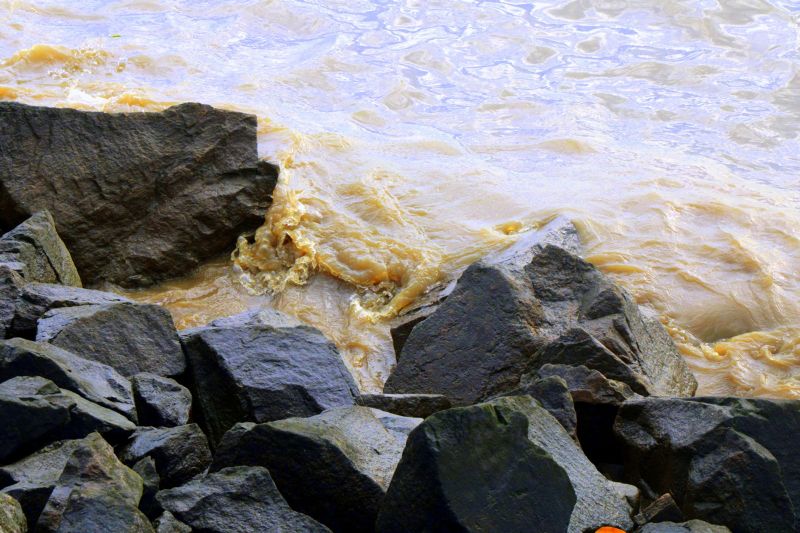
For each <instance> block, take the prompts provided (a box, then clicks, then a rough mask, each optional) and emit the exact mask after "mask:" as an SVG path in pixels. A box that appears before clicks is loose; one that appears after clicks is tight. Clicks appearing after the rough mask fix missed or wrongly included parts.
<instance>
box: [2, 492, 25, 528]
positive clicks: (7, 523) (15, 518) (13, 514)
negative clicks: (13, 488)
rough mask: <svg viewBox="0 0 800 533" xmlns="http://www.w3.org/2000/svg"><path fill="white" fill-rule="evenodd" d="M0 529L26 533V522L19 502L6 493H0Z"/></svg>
mask: <svg viewBox="0 0 800 533" xmlns="http://www.w3.org/2000/svg"><path fill="white" fill-rule="evenodd" d="M0 531H2V532H3V533H27V531H28V522H27V520H26V519H25V513H23V512H22V507H20V505H19V502H18V501H17V500H15V499H14V498H12V497H11V496H9V495H8V494H4V493H0Z"/></svg>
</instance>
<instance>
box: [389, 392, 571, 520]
mask: <svg viewBox="0 0 800 533" xmlns="http://www.w3.org/2000/svg"><path fill="white" fill-rule="evenodd" d="M553 422H554V423H555V424H556V425H558V422H556V421H555V420H553ZM559 427H560V426H559ZM528 429H529V424H528V418H527V417H526V416H525V415H524V414H523V413H521V412H519V411H518V410H516V409H511V408H508V407H507V406H505V405H501V404H493V403H486V404H479V405H474V406H471V407H462V408H456V409H449V410H446V411H441V412H439V413H436V414H434V415H432V416H430V417H428V418H427V419H426V420H425V421H424V422H423V423H422V424H420V425H419V426H418V427H417V428H416V429H415V430H414V431H412V432H411V435H410V436H409V438H408V443H407V444H406V447H405V450H404V451H403V456H402V459H401V460H400V463H399V464H398V466H397V469H396V470H395V474H394V477H393V478H392V482H391V484H390V486H389V490H388V492H387V494H386V497H385V498H384V501H383V505H382V507H381V510H380V513H379V515H378V520H377V525H376V531H378V532H379V533H393V532H397V533H414V532H426V531H452V532H456V531H461V532H476V533H477V532H480V531H503V532H504V533H515V532H520V533H521V532H529V531H531V528H535V529H536V531H542V532H551V533H556V532H558V533H562V532H564V531H567V528H568V527H569V524H570V516H571V515H572V513H573V508H574V506H575V503H576V495H575V489H574V488H573V486H572V483H571V482H570V479H569V476H568V474H567V472H566V471H565V469H564V468H563V467H562V466H560V465H559V464H558V462H557V461H556V460H555V459H554V458H553V456H551V455H550V454H549V453H548V452H547V451H545V450H544V449H543V448H542V447H540V446H538V445H537V444H535V443H534V442H532V441H531V440H530V439H529V438H528ZM562 431H563V430H562ZM567 439H569V437H567Z"/></svg>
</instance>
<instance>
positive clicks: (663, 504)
mask: <svg viewBox="0 0 800 533" xmlns="http://www.w3.org/2000/svg"><path fill="white" fill-rule="evenodd" d="M683 519H684V516H683V513H682V512H681V510H680V508H679V507H678V504H677V503H675V500H674V499H673V498H672V495H671V494H669V493H668V494H662V495H661V496H659V497H658V498H656V499H655V501H653V502H652V503H651V504H650V505H648V506H647V507H645V508H644V509H642V511H641V512H640V513H639V514H637V515H636V516H635V517H634V521H635V522H636V523H637V524H638V525H640V526H643V525H645V524H647V523H649V522H683Z"/></svg>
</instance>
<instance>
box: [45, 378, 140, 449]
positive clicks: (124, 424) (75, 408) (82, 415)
mask: <svg viewBox="0 0 800 533" xmlns="http://www.w3.org/2000/svg"><path fill="white" fill-rule="evenodd" d="M29 379H34V378H29ZM45 398H47V400H48V401H51V402H54V403H60V404H61V405H64V406H66V407H68V408H69V414H70V421H69V423H68V424H67V425H65V426H64V427H63V428H61V429H60V430H59V431H58V433H57V435H56V438H58V439H80V438H83V437H85V436H86V435H88V434H89V433H92V432H95V431H96V432H98V433H100V434H101V435H103V437H105V438H106V439H107V440H109V441H110V442H113V443H117V442H121V441H123V440H125V438H127V436H128V435H130V434H131V432H132V431H133V430H134V429H136V424H134V423H133V422H131V421H130V420H128V419H127V418H125V417H124V416H122V415H121V414H119V413H117V412H116V411H112V410H111V409H106V408H105V407H102V406H100V405H97V404H96V403H92V402H90V401H88V400H85V399H83V398H82V397H80V396H78V395H77V394H75V393H74V392H72V391H68V390H63V389H62V390H60V391H59V392H58V393H56V394H49V395H47V396H45Z"/></svg>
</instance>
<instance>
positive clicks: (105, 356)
mask: <svg viewBox="0 0 800 533" xmlns="http://www.w3.org/2000/svg"><path fill="white" fill-rule="evenodd" d="M36 340H37V341H47V342H49V343H51V344H54V345H56V346H59V347H61V348H64V349H66V350H70V351H73V352H75V353H77V354H79V355H80V356H81V357H84V358H86V359H92V360H93V361H98V362H100V363H104V364H107V365H109V366H112V367H114V368H115V369H116V370H117V371H118V372H119V373H120V374H122V375H123V376H132V375H134V374H138V373H140V372H151V373H154V374H158V375H162V376H176V375H179V374H181V373H183V371H184V370H185V369H186V361H185V359H184V356H183V352H182V351H181V345H180V342H179V340H178V334H177V332H176V331H175V326H174V324H173V322H172V317H171V316H170V314H169V311H167V310H166V309H164V308H163V307H160V306H157V305H144V304H131V303H114V304H103V305H82V306H78V307H64V308H60V309H53V310H51V311H48V312H47V313H46V314H45V315H44V316H43V317H42V318H41V320H39V323H38V331H37V333H36Z"/></svg>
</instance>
